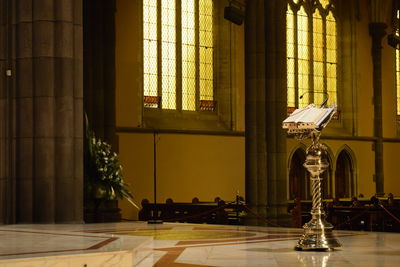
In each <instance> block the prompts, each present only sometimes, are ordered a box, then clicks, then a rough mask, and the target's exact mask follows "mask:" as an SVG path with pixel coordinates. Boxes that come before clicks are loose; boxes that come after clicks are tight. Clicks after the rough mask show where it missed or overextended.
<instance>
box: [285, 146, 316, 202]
mask: <svg viewBox="0 0 400 267" xmlns="http://www.w3.org/2000/svg"><path fill="white" fill-rule="evenodd" d="M305 159H306V146H305V145H304V144H302V143H300V144H298V145H297V146H296V147H294V148H293V150H292V152H291V153H290V155H289V160H288V183H287V184H288V191H287V192H288V199H302V200H308V199H311V192H310V179H309V175H308V173H307V171H306V169H305V168H304V167H303V163H304V161H305Z"/></svg>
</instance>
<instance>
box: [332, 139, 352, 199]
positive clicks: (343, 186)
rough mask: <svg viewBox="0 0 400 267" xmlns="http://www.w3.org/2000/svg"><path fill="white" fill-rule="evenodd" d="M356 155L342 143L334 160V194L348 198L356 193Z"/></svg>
mask: <svg viewBox="0 0 400 267" xmlns="http://www.w3.org/2000/svg"><path fill="white" fill-rule="evenodd" d="M356 169H357V168H356V157H355V154H354V152H353V150H352V149H351V148H350V147H349V146H348V145H343V146H342V147H341V148H340V149H339V150H338V153H337V156H336V162H335V181H334V184H335V186H334V187H335V196H336V197H339V198H350V197H352V196H354V195H356V193H357V192H356V188H357V186H356V181H357V179H356V171H355V170H356Z"/></svg>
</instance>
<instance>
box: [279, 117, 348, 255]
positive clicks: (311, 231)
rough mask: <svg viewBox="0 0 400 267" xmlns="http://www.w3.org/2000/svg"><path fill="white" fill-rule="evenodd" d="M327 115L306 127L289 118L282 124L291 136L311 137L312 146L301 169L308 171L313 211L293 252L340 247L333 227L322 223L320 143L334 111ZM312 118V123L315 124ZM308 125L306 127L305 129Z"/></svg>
mask: <svg viewBox="0 0 400 267" xmlns="http://www.w3.org/2000/svg"><path fill="white" fill-rule="evenodd" d="M327 112H329V114H327V116H326V120H324V121H322V122H321V121H320V123H319V124H317V125H313V122H312V121H313V119H310V120H308V121H307V123H306V124H304V122H302V121H301V120H299V121H297V120H295V121H291V120H290V117H289V118H288V119H286V120H285V121H284V125H283V128H286V129H288V133H289V134H294V135H295V137H296V138H297V139H304V138H311V141H312V143H311V145H310V146H309V147H308V148H307V156H306V161H305V163H304V164H303V166H304V167H305V168H306V169H307V171H308V172H310V175H311V181H312V209H311V216H312V218H311V220H310V221H309V222H308V223H306V224H304V226H303V229H304V233H303V235H302V236H301V238H300V240H299V241H298V242H297V245H296V246H295V249H296V250H322V251H330V250H333V249H334V248H338V247H341V245H340V243H339V242H338V241H337V239H336V238H335V237H334V235H333V233H332V229H333V226H332V224H330V223H329V222H327V221H326V220H325V212H324V209H323V207H322V194H321V192H322V190H321V182H322V178H321V177H320V175H321V174H322V173H323V172H324V171H325V170H326V169H327V168H328V166H329V163H328V160H327V152H326V147H325V146H324V145H323V144H321V143H320V142H319V137H320V135H321V130H322V129H323V128H324V127H325V126H326V125H327V124H328V122H329V121H330V119H331V118H332V116H333V114H334V112H335V109H332V110H327ZM317 120H318V118H317V119H315V121H317ZM304 125H307V126H304Z"/></svg>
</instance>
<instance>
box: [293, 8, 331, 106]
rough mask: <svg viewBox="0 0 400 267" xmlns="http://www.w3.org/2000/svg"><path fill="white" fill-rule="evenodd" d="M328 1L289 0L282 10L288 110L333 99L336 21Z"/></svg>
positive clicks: (329, 101) (329, 102)
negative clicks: (284, 23) (284, 30)
mask: <svg viewBox="0 0 400 267" xmlns="http://www.w3.org/2000/svg"><path fill="white" fill-rule="evenodd" d="M334 12H335V6H334V5H333V3H332V2H331V1H329V0H289V1H288V5H287V12H286V38H287V39H286V42H287V46H286V52H287V106H288V112H292V111H293V110H294V109H295V108H297V107H304V106H306V105H308V104H310V103H315V104H322V103H323V101H324V100H325V99H326V97H327V96H328V95H329V100H328V103H327V104H328V105H330V104H332V103H336V102H337V90H336V87H337V65H338V62H337V58H338V57H337V22H336V17H335V14H334Z"/></svg>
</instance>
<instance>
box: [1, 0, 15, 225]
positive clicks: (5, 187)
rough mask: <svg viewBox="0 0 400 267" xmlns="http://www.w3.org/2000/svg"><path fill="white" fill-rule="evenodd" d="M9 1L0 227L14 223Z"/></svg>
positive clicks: (6, 7)
mask: <svg viewBox="0 0 400 267" xmlns="http://www.w3.org/2000/svg"><path fill="white" fill-rule="evenodd" d="M10 4H11V1H10V0H0V14H1V15H0V16H1V18H2V20H1V22H0V23H1V24H0V224H3V223H13V222H14V221H15V183H14V179H12V171H13V168H12V161H11V157H12V142H11V136H12V120H11V118H12V113H11V112H12V107H13V104H12V103H13V102H12V97H11V93H12V90H11V88H12V83H13V79H12V77H11V76H9V75H11V74H12V73H9V72H7V70H10V69H11V52H12V48H11V37H12V32H11V6H10Z"/></svg>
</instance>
